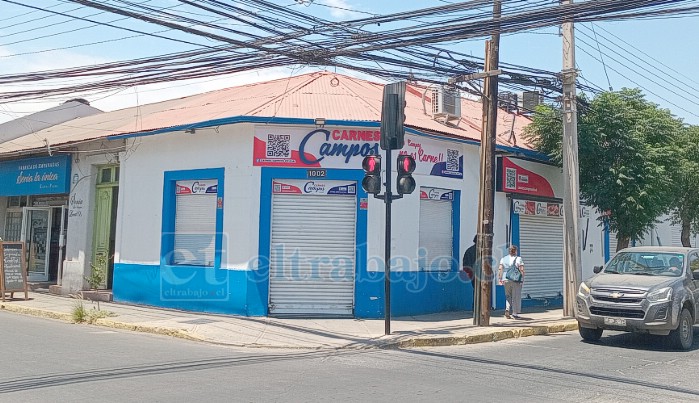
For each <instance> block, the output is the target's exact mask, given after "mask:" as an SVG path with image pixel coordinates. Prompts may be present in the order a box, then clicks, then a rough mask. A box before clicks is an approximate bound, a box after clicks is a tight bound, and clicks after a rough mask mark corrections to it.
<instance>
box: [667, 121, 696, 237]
mask: <svg viewBox="0 0 699 403" xmlns="http://www.w3.org/2000/svg"><path fill="white" fill-rule="evenodd" d="M675 158H676V160H677V162H678V167H677V169H674V170H673V171H672V178H673V182H674V189H673V192H672V196H673V197H672V204H671V206H672V212H671V215H670V216H671V218H672V222H673V224H679V225H681V226H682V245H684V246H687V247H689V246H691V245H690V242H689V236H690V235H691V233H695V234H696V233H697V232H699V127H697V126H690V127H685V128H683V129H682V131H681V132H680V136H679V139H678V148H677V154H676V155H675Z"/></svg>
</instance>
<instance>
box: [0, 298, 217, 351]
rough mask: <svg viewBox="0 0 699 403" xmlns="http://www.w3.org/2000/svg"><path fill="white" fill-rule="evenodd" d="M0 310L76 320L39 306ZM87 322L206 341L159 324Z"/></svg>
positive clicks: (0, 306)
mask: <svg viewBox="0 0 699 403" xmlns="http://www.w3.org/2000/svg"><path fill="white" fill-rule="evenodd" d="M0 310H2V311H7V312H13V313H19V314H22V315H28V316H36V317H39V318H47V319H57V320H60V321H63V322H68V323H73V324H75V321H74V320H73V316H72V315H71V314H68V313H61V312H53V311H48V310H45V309H38V308H27V307H24V306H17V305H12V304H0ZM86 324H87V325H95V326H100V327H108V328H111V329H119V330H130V331H133V332H140V333H150V334H158V335H162V336H170V337H176V338H179V339H185V340H191V341H204V342H205V341H206V340H205V339H203V338H200V337H197V336H195V335H192V334H190V333H187V332H186V331H184V330H180V329H168V328H162V327H157V326H143V325H135V324H132V323H124V322H117V321H114V320H109V319H104V318H100V319H97V320H96V321H94V322H93V323H86Z"/></svg>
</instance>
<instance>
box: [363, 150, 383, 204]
mask: <svg viewBox="0 0 699 403" xmlns="http://www.w3.org/2000/svg"><path fill="white" fill-rule="evenodd" d="M362 169H364V172H365V173H364V179H362V188H363V189H364V191H366V192H367V193H370V194H375V195H376V194H379V193H381V156H380V155H367V156H366V157H364V160H363V161H362Z"/></svg>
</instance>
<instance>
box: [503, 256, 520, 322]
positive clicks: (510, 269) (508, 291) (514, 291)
mask: <svg viewBox="0 0 699 403" xmlns="http://www.w3.org/2000/svg"><path fill="white" fill-rule="evenodd" d="M498 282H499V283H500V285H504V286H505V300H506V302H505V317H506V318H507V319H510V318H515V319H519V314H520V313H522V283H523V282H524V263H523V262H522V258H521V257H519V256H517V247H516V246H514V245H512V246H510V254H509V255H507V256H505V257H503V258H502V259H500V265H499V266H498Z"/></svg>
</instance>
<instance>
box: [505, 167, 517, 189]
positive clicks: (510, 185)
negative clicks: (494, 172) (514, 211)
mask: <svg viewBox="0 0 699 403" xmlns="http://www.w3.org/2000/svg"><path fill="white" fill-rule="evenodd" d="M505 189H517V170H516V169H514V168H505Z"/></svg>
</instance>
